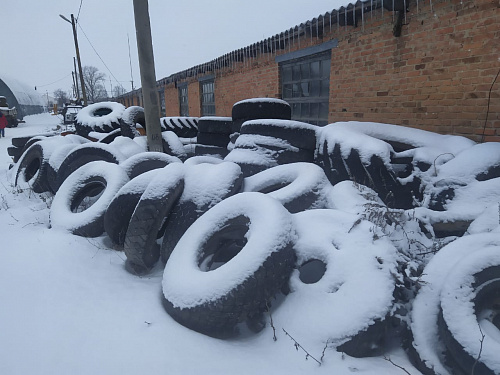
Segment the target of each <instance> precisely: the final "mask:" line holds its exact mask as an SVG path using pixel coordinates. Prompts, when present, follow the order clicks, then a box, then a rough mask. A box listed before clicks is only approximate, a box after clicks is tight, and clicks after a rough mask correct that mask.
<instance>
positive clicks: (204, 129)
mask: <svg viewBox="0 0 500 375" xmlns="http://www.w3.org/2000/svg"><path fill="white" fill-rule="evenodd" d="M232 127H233V120H232V119H231V117H201V118H200V119H199V121H198V132H200V133H216V134H231V133H232V132H233V131H232ZM200 143H202V142H200Z"/></svg>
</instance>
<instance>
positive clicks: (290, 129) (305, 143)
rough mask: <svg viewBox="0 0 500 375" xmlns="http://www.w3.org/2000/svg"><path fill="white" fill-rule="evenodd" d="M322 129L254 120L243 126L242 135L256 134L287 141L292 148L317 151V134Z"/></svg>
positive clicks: (299, 124)
mask: <svg viewBox="0 0 500 375" xmlns="http://www.w3.org/2000/svg"><path fill="white" fill-rule="evenodd" d="M318 129H320V127H318V126H316V125H311V124H307V123H305V122H299V121H291V120H252V121H246V122H245V123H243V125H242V126H241V131H240V134H241V135H243V134H255V135H263V136H268V137H274V138H279V139H283V140H286V141H287V142H289V143H290V144H291V145H292V146H294V147H298V148H302V149H306V150H315V149H316V132H317V131H318Z"/></svg>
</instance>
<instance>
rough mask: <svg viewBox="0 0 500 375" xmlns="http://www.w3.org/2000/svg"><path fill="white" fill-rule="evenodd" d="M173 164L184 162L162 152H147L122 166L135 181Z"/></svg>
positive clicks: (137, 155)
mask: <svg viewBox="0 0 500 375" xmlns="http://www.w3.org/2000/svg"><path fill="white" fill-rule="evenodd" d="M171 163H182V161H181V159H179V158H178V157H175V156H172V155H168V154H164V153H162V152H152V151H147V152H141V153H139V154H135V155H133V156H131V157H129V158H128V159H127V160H125V161H124V162H123V163H121V164H120V166H121V167H122V168H123V169H124V170H125V172H127V174H128V176H129V178H130V179H133V178H134V177H137V176H139V175H140V174H142V173H144V172H147V171H150V170H153V169H159V168H163V167H166V166H167V165H168V164H171Z"/></svg>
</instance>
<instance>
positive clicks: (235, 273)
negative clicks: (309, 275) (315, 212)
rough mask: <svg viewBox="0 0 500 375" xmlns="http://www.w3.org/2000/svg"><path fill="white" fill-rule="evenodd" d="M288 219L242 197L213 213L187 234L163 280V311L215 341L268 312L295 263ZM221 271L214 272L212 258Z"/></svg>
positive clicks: (271, 204)
mask: <svg viewBox="0 0 500 375" xmlns="http://www.w3.org/2000/svg"><path fill="white" fill-rule="evenodd" d="M294 232H295V230H294V226H293V223H292V219H291V215H290V213H289V212H288V211H287V210H286V209H285V208H284V207H283V206H282V205H281V204H280V203H279V202H276V201H275V200H273V199H272V198H270V197H267V196H265V195H264V194H260V193H243V194H238V195H236V196H233V197H230V198H228V199H226V200H224V201H222V202H220V203H219V204H217V205H216V206H214V207H212V208H211V209H210V210H209V211H207V212H206V213H205V214H204V215H203V216H201V217H200V218H199V219H198V220H197V221H196V222H195V223H194V224H193V225H192V226H191V227H190V228H189V229H188V230H187V231H186V233H185V235H184V236H183V237H182V239H181V240H180V242H179V245H178V246H177V247H176V248H175V250H174V252H173V253H172V256H171V257H170V259H169V261H168V263H167V265H166V267H165V271H164V275H163V295H164V299H163V302H164V306H165V309H166V310H167V312H168V313H169V314H170V316H172V317H173V318H174V319H175V320H176V321H177V322H179V323H180V324H182V325H184V326H186V327H188V328H190V329H193V330H195V331H198V332H201V333H204V334H207V335H210V336H216V337H223V336H226V335H231V334H232V333H233V329H234V328H235V326H236V325H237V324H238V323H240V322H243V321H246V320H247V319H248V318H249V317H252V316H254V315H257V314H259V313H262V312H264V311H266V310H267V306H268V304H269V302H270V300H271V299H272V298H273V297H274V296H275V295H276V294H277V293H278V292H279V291H280V290H281V288H282V287H283V285H285V284H286V283H287V282H288V279H289V277H290V273H291V272H292V268H293V265H294V263H295V255H294V252H293V242H294ZM213 257H219V258H221V260H222V262H221V263H222V265H221V266H220V267H219V268H217V269H210V267H209V266H208V264H207V263H210V258H213Z"/></svg>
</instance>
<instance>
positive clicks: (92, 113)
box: [75, 102, 125, 137]
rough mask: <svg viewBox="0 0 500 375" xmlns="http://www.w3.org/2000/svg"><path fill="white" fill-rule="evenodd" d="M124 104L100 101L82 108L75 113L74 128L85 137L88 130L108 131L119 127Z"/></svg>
mask: <svg viewBox="0 0 500 375" xmlns="http://www.w3.org/2000/svg"><path fill="white" fill-rule="evenodd" d="M124 110H125V106H124V105H122V104H120V103H116V102H101V103H95V104H90V105H89V106H87V107H84V108H82V109H81V110H80V111H79V112H78V114H77V115H76V123H75V130H76V132H77V134H78V135H81V136H83V137H87V136H88V135H89V133H90V132H92V131H95V132H98V133H109V132H111V131H113V130H115V129H119V128H120V121H119V120H120V118H121V116H122V114H123V111H124Z"/></svg>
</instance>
